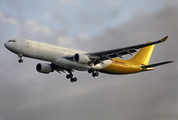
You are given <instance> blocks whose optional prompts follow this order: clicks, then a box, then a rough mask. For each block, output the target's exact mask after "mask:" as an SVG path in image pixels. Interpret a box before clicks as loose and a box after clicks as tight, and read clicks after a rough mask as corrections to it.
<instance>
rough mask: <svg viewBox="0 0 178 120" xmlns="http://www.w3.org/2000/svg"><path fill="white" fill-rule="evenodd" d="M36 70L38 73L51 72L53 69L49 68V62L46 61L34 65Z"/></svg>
mask: <svg viewBox="0 0 178 120" xmlns="http://www.w3.org/2000/svg"><path fill="white" fill-rule="evenodd" d="M36 70H37V71H38V72H40V73H46V74H49V73H50V72H53V71H54V70H53V69H52V68H51V65H50V64H47V63H38V64H37V65H36Z"/></svg>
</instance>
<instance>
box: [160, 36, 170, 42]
mask: <svg viewBox="0 0 178 120" xmlns="http://www.w3.org/2000/svg"><path fill="white" fill-rule="evenodd" d="M168 37H169V36H166V37H164V38H163V39H161V40H160V41H162V42H164V41H166V40H167V38H168Z"/></svg>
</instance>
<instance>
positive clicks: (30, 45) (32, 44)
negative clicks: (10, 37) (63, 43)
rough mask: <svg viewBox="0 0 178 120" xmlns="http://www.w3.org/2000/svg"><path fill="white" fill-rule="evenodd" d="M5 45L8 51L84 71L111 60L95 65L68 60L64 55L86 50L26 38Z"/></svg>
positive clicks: (98, 67) (102, 65) (101, 66)
mask: <svg viewBox="0 0 178 120" xmlns="http://www.w3.org/2000/svg"><path fill="white" fill-rule="evenodd" d="M5 46H6V47H7V48H8V49H9V50H10V51H12V52H14V53H16V54H22V55H23V56H25V57H30V58H34V59H39V60H44V61H48V62H51V63H54V64H56V65H58V66H60V67H64V68H68V69H75V70H80V71H86V70H88V69H89V68H91V67H94V69H97V70H100V69H102V68H104V67H106V66H107V65H109V64H110V63H111V62H112V61H111V60H106V61H105V62H104V63H103V64H98V65H96V66H90V65H88V64H81V63H77V62H74V61H73V60H68V59H66V58H64V57H67V56H74V55H75V54H76V53H86V52H84V51H79V50H74V49H69V48H64V47H59V46H56V45H51V44H46V43H42V42H37V41H33V40H28V39H16V42H14V43H13V42H12V43H11V42H7V43H5Z"/></svg>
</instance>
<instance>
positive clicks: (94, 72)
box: [88, 68, 99, 77]
mask: <svg viewBox="0 0 178 120" xmlns="http://www.w3.org/2000/svg"><path fill="white" fill-rule="evenodd" d="M88 73H92V76H93V77H96V76H99V72H98V71H96V70H94V69H93V68H91V69H89V70H88Z"/></svg>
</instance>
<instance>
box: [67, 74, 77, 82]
mask: <svg viewBox="0 0 178 120" xmlns="http://www.w3.org/2000/svg"><path fill="white" fill-rule="evenodd" d="M66 78H67V79H70V81H71V82H72V83H73V82H77V78H76V77H73V74H72V72H70V73H69V74H67V75H66Z"/></svg>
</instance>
